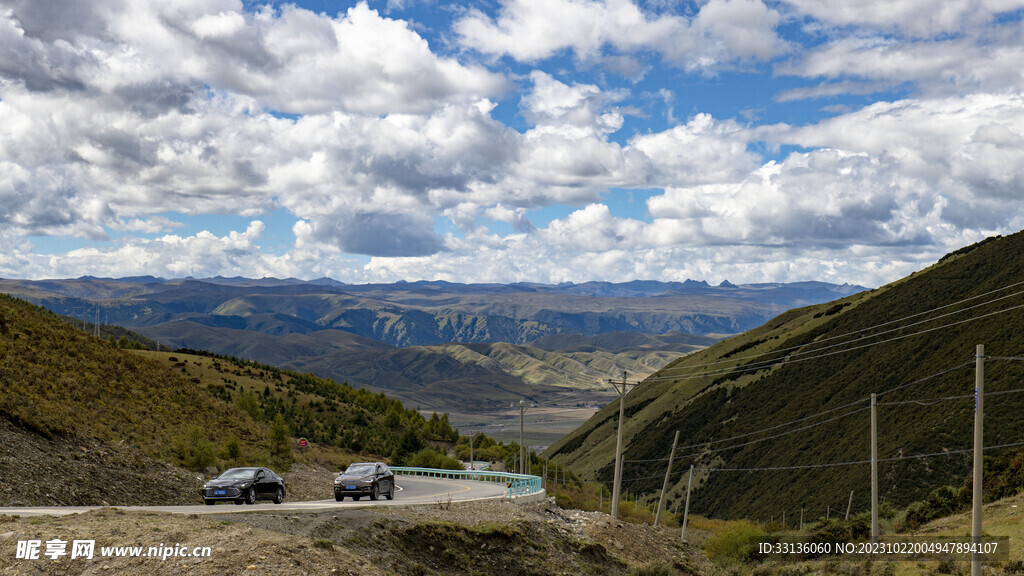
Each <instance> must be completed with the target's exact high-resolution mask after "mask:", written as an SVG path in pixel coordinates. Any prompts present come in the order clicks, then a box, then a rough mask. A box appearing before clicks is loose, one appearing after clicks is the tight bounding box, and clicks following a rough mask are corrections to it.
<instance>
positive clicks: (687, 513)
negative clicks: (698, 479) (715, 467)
mask: <svg viewBox="0 0 1024 576" xmlns="http://www.w3.org/2000/svg"><path fill="white" fill-rule="evenodd" d="M692 485H693V464H690V476H689V478H688V479H687V480H686V504H683V533H682V535H681V537H682V539H683V542H686V521H687V519H688V518H689V516H690V486H692Z"/></svg>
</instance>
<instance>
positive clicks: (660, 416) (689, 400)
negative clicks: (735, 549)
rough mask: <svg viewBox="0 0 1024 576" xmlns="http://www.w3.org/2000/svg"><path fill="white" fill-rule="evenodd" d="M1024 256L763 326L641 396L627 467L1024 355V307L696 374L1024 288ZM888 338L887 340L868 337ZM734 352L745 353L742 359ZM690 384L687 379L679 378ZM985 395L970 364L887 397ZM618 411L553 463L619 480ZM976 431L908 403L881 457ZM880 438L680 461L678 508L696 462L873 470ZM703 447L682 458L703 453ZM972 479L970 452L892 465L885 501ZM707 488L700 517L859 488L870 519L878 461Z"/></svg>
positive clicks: (815, 439) (756, 476)
mask: <svg viewBox="0 0 1024 576" xmlns="http://www.w3.org/2000/svg"><path fill="white" fill-rule="evenodd" d="M1022 257H1024V235H1022V234H1017V235H1014V236H1011V237H1007V238H1003V239H1000V240H998V241H993V242H988V243H985V244H984V245H981V246H977V247H975V248H974V249H973V250H970V251H965V252H964V253H962V254H959V255H956V256H955V257H953V258H949V259H947V260H945V261H943V262H941V263H939V264H937V265H935V266H933V267H932V268H930V269H928V270H925V271H922V272H920V273H917V274H914V275H912V276H911V277H908V278H905V279H903V280H901V281H898V282H896V283H893V284H891V285H889V286H886V287H883V288H881V289H878V290H875V291H872V292H870V293H862V294H857V295H854V296H851V297H848V298H846V299H844V300H842V301H840V303H843V304H847V306H845V307H843V308H841V309H840V310H838V311H837V312H836V313H833V314H831V315H825V312H826V311H829V310H830V309H831V310H835V309H834V307H833V305H832V304H824V305H818V306H812V307H808V308H804V309H799V310H794V311H790V312H788V313H785V314H783V315H781V316H779V317H778V318H776V319H773V320H771V321H769V322H768V323H767V324H765V325H764V326H762V327H760V328H758V329H755V330H752V331H750V332H747V333H745V334H742V335H740V336H737V337H735V338H732V339H729V340H727V341H724V342H722V343H720V344H718V345H716V346H713V347H711V348H709V349H707V350H705V351H703V352H699V353H696V354H694V355H691V356H688V357H686V358H683V359H681V360H680V361H678V362H676V363H675V364H673V365H670V366H669V367H667V368H666V369H664V370H662V371H661V372H660V373H658V374H656V375H655V377H656V378H659V381H654V380H653V379H652V381H651V382H649V383H648V384H646V385H643V386H641V387H639V388H638V389H636V390H635V391H634V392H632V393H631V394H630V395H629V396H628V397H627V414H629V415H630V416H629V418H628V419H627V424H626V427H625V431H626V434H625V445H626V449H625V458H627V459H631V460H646V459H658V458H662V457H664V456H665V455H666V454H667V452H668V448H669V447H670V446H671V442H672V435H673V434H674V432H675V430H677V429H678V430H680V431H681V432H682V436H681V438H682V440H681V443H682V444H684V445H687V444H695V443H700V442H705V441H709V440H713V439H720V438H728V437H731V436H735V435H737V434H743V433H746V432H750V431H754V430H759V429H762V428H765V427H767V426H771V425H773V424H778V423H782V422H788V421H791V420H794V419H797V418H801V417H804V416H807V415H809V414H813V413H815V412H818V411H821V410H827V409H830V408H833V407H837V406H841V405H844V404H847V403H849V402H853V401H857V400H860V399H862V398H865V397H866V396H867V395H868V394H869V393H870V392H872V391H881V390H885V389H889V388H892V387H893V386H896V385H899V384H902V383H908V382H913V381H915V380H917V379H919V378H922V377H924V376H928V375H931V374H935V373H937V372H939V371H942V370H945V369H948V368H951V367H953V366H956V365H958V364H961V363H969V362H970V361H971V359H972V355H973V351H974V346H975V344H978V343H984V344H986V351H987V353H988V354H990V355H1007V356H1008V355H1013V354H1016V353H1017V351H1018V350H1019V348H1020V346H1019V334H1021V333H1024V314H1022V313H1020V311H1017V312H1015V313H1009V314H1000V315H997V316H994V317H991V318H988V319H983V320H979V321H976V322H971V323H968V324H964V325H960V326H956V327H952V328H947V329H944V330H942V331H939V332H935V333H930V334H926V335H923V336H915V337H911V338H905V339H901V340H898V341H894V342H891V343H888V344H883V345H879V346H874V347H870V348H864V349H862V350H858V351H853V352H849V353H844V354H837V355H833V356H827V357H823V358H819V359H815V360H811V361H807V362H800V363H792V364H788V365H786V366H783V367H775V368H773V369H771V370H761V371H759V372H751V373H747V374H744V375H732V376H729V377H721V376H701V377H689V378H688V377H685V375H687V374H693V373H695V372H700V370H702V369H701V368H699V366H701V365H704V364H708V363H711V362H723V363H722V364H716V365H715V368H731V367H735V366H739V365H741V364H742V363H743V362H753V361H754V360H742V358H744V357H748V356H751V355H753V354H757V353H767V352H771V351H773V350H781V349H787V348H791V347H797V348H805V347H806V346H807V345H808V344H809V343H812V342H814V341H815V340H816V339H822V338H827V337H830V336H834V335H838V334H847V333H851V332H855V331H858V330H862V329H865V328H868V327H871V326H874V325H876V324H879V323H881V322H885V321H888V320H892V319H895V318H899V317H903V316H907V315H910V314H914V313H917V312H921V311H925V310H930V309H934V308H937V307H939V306H942V305H945V304H949V303H951V302H955V301H958V300H961V299H963V298H967V297H970V296H975V295H979V294H983V293H985V292H987V291H990V290H994V289H997V288H1000V287H1004V286H1008V285H1010V284H1013V283H1015V282H1020V281H1024V270H1021V268H1020V266H1019V262H1020V259H1021V258H1022ZM1010 292H1012V291H1009V292H1007V293H1010ZM984 300H985V299H979V300H978V301H979V302H982V301H984ZM1022 302H1024V298H1022V297H1020V296H1017V297H1015V298H1010V299H1008V300H1005V301H1003V302H1000V303H994V304H991V305H989V306H984V307H981V308H978V309H977V310H974V311H972V312H970V313H969V314H964V315H958V316H954V317H950V318H946V319H943V320H941V321H938V322H933V323H930V324H926V325H922V326H920V327H918V328H916V329H915V330H920V329H923V328H928V327H931V326H937V325H939V324H944V323H948V322H953V321H957V320H961V319H964V318H967V317H972V316H980V315H982V314H985V313H987V312H992V311H995V310H998V309H1001V308H1005V307H1009V306H1014V305H1020V304H1021V303H1022ZM815 316H818V317H817V318H815ZM911 331H914V330H911ZM875 332H877V330H876V331H873V332H866V333H864V334H871V333H875ZM908 332H909V331H908ZM903 333H906V332H903ZM898 334H900V333H894V334H890V335H889V337H892V336H895V335H898ZM872 341H874V340H872ZM732 351H737V352H736V353H734V354H732V355H731V356H729V353H730V352H732ZM1022 368H1024V366H1022V365H1021V364H1020V363H1011V362H1003V363H998V364H993V365H992V366H991V367H990V368H989V370H988V373H987V381H986V389H987V390H993V391H994V390H1000V389H1009V388H1016V387H1019V382H1020V381H1021V380H1022V379H1024V370H1022ZM676 376H678V379H673V378H675V377H676ZM666 377H667V378H666ZM662 378H664V379H662ZM972 387H973V371H972V370H971V368H970V367H969V366H968V367H965V368H962V369H961V370H959V371H957V372H955V373H952V374H950V375H947V376H945V377H940V378H934V379H931V380H929V381H927V382H926V383H922V384H918V385H914V386H910V387H908V388H906V389H904V390H902V391H900V392H898V393H894V394H892V395H891V396H889V397H887V398H886V400H889V401H893V400H907V399H914V398H932V397H942V396H948V395H961V394H966V393H969V392H970V390H971V389H972ZM1019 396H1020V395H1009V396H1004V397H1000V398H999V399H993V400H992V401H991V402H990V403H989V404H988V405H987V410H986V411H987V412H988V426H987V428H986V444H988V445H994V444H999V443H1004V442H1014V441H1020V440H1022V439H1024V419H1021V418H1019V416H1018V414H1019V413H1020V408H1021V407H1022V405H1021V399H1020V398H1019ZM617 408H618V404H617V403H612V405H610V406H608V407H606V408H605V409H604V410H602V411H601V412H599V413H598V414H597V415H596V416H595V417H594V418H592V419H591V421H590V422H588V423H587V425H585V426H584V427H582V428H580V429H579V430H577V432H576V433H574V434H572V435H570V436H568V437H566V438H565V439H564V440H563V441H562V442H560V443H559V444H557V445H555V446H553V447H552V449H551V450H550V451H549V454H554V455H558V459H559V460H561V461H563V462H568V463H570V464H571V465H572V466H573V469H574V470H575V471H577V472H581V473H583V474H585V475H588V476H590V477H596V478H600V479H602V480H605V481H608V480H610V478H611V476H612V466H611V461H612V459H613V448H614V441H615V438H614V432H615V422H616V418H615V416H616V415H617ZM971 422H972V416H971V404H970V401H969V400H964V401H960V402H950V403H943V404H941V405H940V406H934V407H921V406H917V405H902V406H891V407H886V408H884V409H880V413H879V431H880V432H879V433H880V446H879V453H880V457H883V458H884V457H888V456H893V455H899V454H908V455H909V454H917V453H928V452H936V451H941V450H952V449H959V448H964V447H967V446H969V445H970V427H971ZM867 429H868V414H867V412H863V413H860V414H858V415H856V416H850V417H848V418H844V419H840V420H837V421H836V422H834V423H830V424H828V425H825V426H818V427H815V428H812V429H809V430H806V431H804V432H801V433H798V434H793V435H789V436H785V437H783V438H780V439H777V440H774V441H770V442H764V443H759V444H754V445H751V446H747V447H743V448H737V449H734V450H731V451H727V452H720V453H716V454H706V455H705V456H704V457H703V458H700V459H694V458H692V457H691V458H678V457H677V459H676V462H677V464H676V466H675V470H676V474H675V475H674V476H673V480H674V481H675V482H674V486H673V488H672V492H671V494H670V503H671V502H673V501H675V500H678V499H679V498H680V497H681V495H682V493H683V492H685V481H686V475H685V474H684V473H682V471H683V470H685V469H686V467H688V465H689V464H690V463H691V462H696V463H697V464H700V465H708V464H710V465H712V466H716V467H723V466H725V467H730V468H733V467H735V468H749V467H769V466H787V465H799V464H813V463H827V462H843V461H851V460H863V459H866V458H868V456H869V454H868V439H867ZM754 438H756V436H755V437H754ZM693 450H694V449H686V450H685V451H681V452H682V453H683V454H691V453H693ZM698 450H699V449H698ZM966 469H967V456H954V457H946V458H938V459H929V460H913V461H901V462H888V463H883V464H882V466H881V472H880V476H881V483H882V486H881V490H882V496H883V498H887V499H889V500H891V501H893V502H895V503H897V504H900V505H902V504H906V503H907V502H909V501H911V500H917V499H920V498H921V497H923V495H924V494H926V493H927V492H928V491H929V490H930V489H931V488H934V487H935V486H938V485H941V484H946V483H953V484H958V483H959V479H960V478H961V477H962V475H963V474H964V473H965V471H966ZM663 472H664V464H663V463H660V462H658V463H655V464H651V463H643V462H635V463H627V464H626V466H625V470H624V477H625V478H626V479H627V480H629V479H631V478H644V477H647V478H644V479H642V480H639V481H634V482H627V484H626V485H625V487H624V490H626V491H632V492H640V493H652V492H654V491H655V490H657V489H659V488H660V484H661V474H663ZM697 485H698V486H699V487H700V488H701V489H699V490H698V491H697V493H696V494H697V496H696V497H695V501H694V507H695V508H694V509H695V510H696V511H698V512H702V513H710V514H715V515H725V516H737V515H739V516H743V515H747V516H751V517H755V516H757V515H759V514H760V515H768V514H772V513H778V512H780V511H781V510H782V509H785V508H788V509H790V510H794V509H799V507H800V506H807V507H812V506H820V507H824V506H825V505H826V503H831V504H832V505H835V504H837V503H842V502H845V497H846V496H848V495H849V493H850V491H851V490H853V491H854V492H855V496H854V510H861V509H864V508H865V507H866V506H867V496H868V488H869V482H868V467H867V466H866V465H864V466H849V467H836V468H822V469H809V470H808V469H804V470H789V471H777V472H758V473H726V472H721V473H716V474H715V475H714V477H713V478H711V479H707V478H704V477H702V476H698V482H697Z"/></svg>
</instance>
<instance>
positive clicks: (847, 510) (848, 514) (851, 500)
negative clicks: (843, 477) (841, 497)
mask: <svg viewBox="0 0 1024 576" xmlns="http://www.w3.org/2000/svg"><path fill="white" fill-rule="evenodd" d="M852 506H853V490H850V501H849V502H847V503H846V518H844V520H849V519H850V508H851V507H852Z"/></svg>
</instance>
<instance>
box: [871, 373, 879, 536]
mask: <svg viewBox="0 0 1024 576" xmlns="http://www.w3.org/2000/svg"><path fill="white" fill-rule="evenodd" d="M871 542H872V543H874V544H877V543H878V410H877V396H876V395H875V393H874V392H872V393H871Z"/></svg>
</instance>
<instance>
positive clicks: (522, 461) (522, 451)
mask: <svg viewBox="0 0 1024 576" xmlns="http://www.w3.org/2000/svg"><path fill="white" fill-rule="evenodd" d="M512 406H513V407H515V404H513V405H512ZM533 406H536V404H533V405H532V406H527V405H526V401H525V400H520V401H519V473H520V474H526V444H525V440H524V439H523V438H524V436H523V434H524V433H523V430H524V420H525V418H524V415H525V414H526V410H527V409H528V408H532V407H533Z"/></svg>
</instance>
